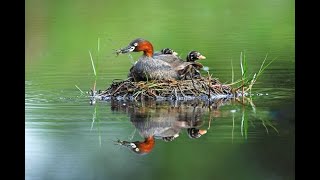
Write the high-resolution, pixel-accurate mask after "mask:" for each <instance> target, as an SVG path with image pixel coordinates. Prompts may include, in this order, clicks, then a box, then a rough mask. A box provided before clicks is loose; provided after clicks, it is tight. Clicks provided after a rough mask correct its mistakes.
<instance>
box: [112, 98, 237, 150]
mask: <svg viewBox="0 0 320 180" xmlns="http://www.w3.org/2000/svg"><path fill="white" fill-rule="evenodd" d="M234 102H235V100H233V99H217V100H215V101H211V102H203V101H189V102H179V101H176V102H168V101H161V102H159V101H143V102H121V101H112V102H111V109H112V110H113V111H123V112H126V113H128V114H129V117H130V118H129V119H130V122H131V123H132V124H133V125H134V127H135V128H136V129H137V131H138V132H139V134H140V136H141V137H142V138H143V140H141V141H134V142H132V141H130V140H129V141H126V140H117V141H115V142H116V144H119V145H122V146H124V147H127V148H128V149H130V150H131V151H133V152H135V153H137V154H147V153H149V152H151V151H152V149H153V148H154V146H155V143H156V139H157V140H162V141H165V142H171V141H174V140H175V139H176V138H178V137H179V134H180V133H181V132H182V131H186V132H187V134H188V137H189V138H191V139H197V138H200V137H201V136H203V135H205V134H206V133H207V130H208V129H209V128H210V123H211V119H212V117H219V116H221V112H220V111H219V107H220V106H223V105H226V104H230V103H234ZM207 113H209V123H208V126H207V127H205V126H204V124H205V123H204V119H205V117H204V116H205V115H206V114H207Z"/></svg>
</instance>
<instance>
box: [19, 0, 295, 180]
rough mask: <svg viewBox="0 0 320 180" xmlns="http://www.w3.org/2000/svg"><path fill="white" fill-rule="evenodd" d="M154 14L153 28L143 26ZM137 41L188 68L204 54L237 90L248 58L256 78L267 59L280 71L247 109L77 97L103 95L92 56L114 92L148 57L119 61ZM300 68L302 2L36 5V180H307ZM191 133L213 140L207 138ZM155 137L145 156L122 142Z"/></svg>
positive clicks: (30, 87)
mask: <svg viewBox="0 0 320 180" xmlns="http://www.w3.org/2000/svg"><path fill="white" fill-rule="evenodd" d="M142 4H143V5H142ZM168 4H170V5H168ZM143 6H145V8H144V12H145V13H146V14H149V15H150V17H149V16H144V17H143V20H141V19H137V18H135V17H137V16H134V15H135V14H137V12H140V11H141V8H142V7H143ZM151 17H156V18H154V19H152V18H151ZM142 22H143V23H142ZM142 26H143V28H142ZM137 37H143V38H146V39H148V40H150V41H151V42H152V43H153V45H154V47H155V49H156V50H159V49H161V48H164V47H171V48H173V49H174V50H176V51H177V52H178V53H179V54H180V55H181V57H183V58H184V57H185V56H186V54H187V53H188V52H189V51H191V50H198V51H200V52H201V53H202V54H204V55H205V56H206V57H207V59H206V60H204V61H203V62H202V63H203V65H204V66H207V67H209V69H210V74H212V75H213V76H214V77H218V78H219V80H220V81H221V82H226V83H227V82H231V80H232V73H231V72H232V65H231V61H232V64H233V69H234V79H235V80H237V79H239V78H240V74H241V71H240V65H239V57H240V52H245V53H246V57H247V60H248V73H249V74H253V73H255V72H257V71H258V70H259V68H260V65H261V63H262V61H263V59H264V58H265V56H266V55H267V62H270V61H271V60H272V59H274V58H276V60H275V61H274V62H273V63H272V64H271V65H270V66H269V67H268V68H267V69H266V70H265V72H264V74H263V75H262V76H261V77H259V79H258V82H257V83H256V84H255V85H254V86H253V90H252V98H251V101H246V104H245V105H243V104H241V103H240V102H239V101H236V100H217V101H215V102H212V103H208V102H189V103H186V102H185V103H182V102H137V103H132V102H117V101H112V102H111V101H110V102H101V101H98V102H97V103H96V104H95V105H93V106H91V105H89V98H88V97H86V96H85V95H83V94H81V92H80V91H79V90H78V89H77V88H76V86H75V85H77V86H78V87H79V88H80V89H81V90H82V91H88V90H89V89H91V88H92V85H93V82H94V75H93V71H92V67H91V62H90V56H89V53H88V51H89V50H90V51H91V52H92V55H93V59H94V61H95V63H96V70H97V73H98V76H97V88H98V89H102V90H103V89H105V88H107V87H108V86H109V85H110V84H111V82H112V80H113V79H124V78H125V77H126V75H127V72H128V69H129V68H130V66H131V62H132V61H134V60H136V59H137V58H138V57H139V56H140V54H139V53H136V54H132V55H131V56H132V57H131V56H127V55H122V56H118V57H116V56H115V55H114V54H113V53H112V52H113V49H117V48H120V47H123V46H126V45H127V44H128V43H129V42H130V41H131V40H133V39H134V38H137ZM98 39H99V45H98ZM98 47H99V49H98ZM132 59H133V60H132ZM294 62H295V55H294V1H289V0H288V1H266V2H258V1H253V0H245V1H241V3H240V1H223V2H216V1H199V2H198V3H185V2H184V1H181V2H179V1H177V2H171V1H159V2H158V1H156V2H153V1H142V2H141V3H133V2H131V1H130V2H127V3H123V4H122V5H119V2H118V1H108V2H100V1H97V2H92V1H81V2H77V3H75V2H74V3H71V2H62V1H61V2H60V1H36V0H31V1H28V2H26V79H25V116H26V120H25V178H26V179H28V180H36V179H39V180H40V179H41V180H42V179H59V180H60V179H68V180H69V179H86V180H87V179H141V180H142V179H245V180H247V179H250V180H251V179H253V180H257V179H259V180H260V179H263V180H264V179H268V180H269V179H270V180H271V179H272V180H283V179H285V180H287V179H288V180H291V179H295V149H294V146H295V114H294V113H295V106H294V104H295V68H294ZM202 73H203V75H206V72H202ZM191 130H193V131H197V130H206V131H207V132H206V133H205V134H203V135H202V136H200V137H196V138H195V137H191V136H190V133H189V132H190V131H191ZM149 136H154V137H155V143H154V146H152V148H151V151H150V152H147V153H144V154H143V155H141V154H137V153H135V152H133V151H131V150H130V149H128V148H127V147H124V146H120V145H117V143H115V141H117V140H122V141H128V142H134V141H139V142H143V141H144V140H145V138H147V137H149ZM164 137H165V138H164ZM168 137H169V138H168ZM168 139H169V140H171V141H169V140H168Z"/></svg>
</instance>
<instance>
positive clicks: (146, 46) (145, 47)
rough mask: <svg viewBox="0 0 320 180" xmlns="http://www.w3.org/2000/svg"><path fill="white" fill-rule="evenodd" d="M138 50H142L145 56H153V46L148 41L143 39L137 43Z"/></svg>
mask: <svg viewBox="0 0 320 180" xmlns="http://www.w3.org/2000/svg"><path fill="white" fill-rule="evenodd" d="M138 50H139V51H143V54H144V55H145V56H147V57H152V56H153V46H152V44H151V43H150V42H149V41H143V42H141V43H140V44H139V47H138Z"/></svg>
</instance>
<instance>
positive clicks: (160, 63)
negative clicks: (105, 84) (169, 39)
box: [116, 38, 196, 81]
mask: <svg viewBox="0 0 320 180" xmlns="http://www.w3.org/2000/svg"><path fill="white" fill-rule="evenodd" d="M139 51H143V55H142V56H141V57H140V58H139V60H138V61H137V62H136V63H135V64H134V65H133V67H132V68H131V69H130V73H129V77H132V78H133V79H134V81H146V80H154V79H157V80H161V79H171V80H177V79H181V75H182V74H181V73H184V72H185V70H186V69H188V68H189V66H192V65H193V64H196V63H195V62H185V61H183V60H181V59H180V58H179V57H177V56H175V55H172V54H160V55H157V56H153V46H152V44H151V43H150V42H149V41H147V40H144V39H142V38H138V39H135V40H133V41H132V42H131V43H130V44H129V45H128V46H127V47H125V48H122V49H120V50H117V52H116V53H117V54H124V53H129V52H139Z"/></svg>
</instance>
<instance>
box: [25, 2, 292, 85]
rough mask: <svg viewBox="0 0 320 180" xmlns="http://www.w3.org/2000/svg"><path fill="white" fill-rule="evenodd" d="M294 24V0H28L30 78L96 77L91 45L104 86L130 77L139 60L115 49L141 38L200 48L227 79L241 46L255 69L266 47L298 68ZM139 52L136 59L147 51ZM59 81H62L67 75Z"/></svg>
mask: <svg viewBox="0 0 320 180" xmlns="http://www.w3.org/2000/svg"><path fill="white" fill-rule="evenodd" d="M294 23H295V22H294V1H293V0H269V1H255V0H243V1H237V0H225V1H216V0H199V1H194V2H191V1H189V2H186V1H170V0H162V1H150V0H148V1H147V0H143V1H116V0H114V1H112V0H107V1H102V0H101V1H97V0H93V1H89V0H78V1H64V0H63V1H62V0H55V1H53V0H52V1H42V0H28V1H26V31H25V33H26V41H25V43H26V45H25V48H26V79H33V80H36V79H37V78H40V77H39V76H40V75H43V76H45V75H49V76H50V75H52V74H51V73H53V74H55V75H56V77H58V76H59V75H60V76H63V77H65V76H66V78H69V77H70V76H71V75H72V80H73V82H74V84H80V83H82V84H83V85H84V86H87V85H89V84H92V82H91V81H90V78H91V79H92V77H93V71H92V67H91V63H90V57H89V53H88V51H89V50H90V51H91V52H92V54H93V58H94V61H95V63H96V65H97V71H98V75H100V77H99V78H98V79H99V80H100V81H98V86H99V85H101V86H103V85H105V84H106V83H108V82H109V80H111V79H113V78H120V79H122V78H125V77H126V75H127V72H128V69H129V68H130V66H131V60H130V58H129V57H128V56H126V55H122V56H119V57H116V56H115V54H114V53H113V52H114V49H118V48H120V47H124V46H126V45H127V44H128V43H129V42H130V41H131V40H133V39H135V38H137V37H142V38H145V39H147V40H149V41H151V42H152V43H153V45H154V48H155V50H160V49H162V48H164V47H170V48H172V49H174V50H176V51H177V52H178V53H179V55H181V57H182V58H185V56H186V54H187V53H188V52H189V51H191V50H198V51H200V52H201V53H202V54H204V55H205V56H206V57H207V60H206V61H203V62H202V63H203V64H204V65H205V66H208V67H209V68H210V73H212V74H213V75H214V76H217V77H219V78H221V79H222V81H228V80H230V77H231V75H230V74H231V60H232V61H233V64H234V69H235V70H239V68H240V66H239V57H240V52H241V51H244V52H245V53H246V56H247V59H248V63H249V69H250V71H252V72H256V71H257V68H259V67H260V64H261V62H262V60H263V59H264V57H265V56H266V54H268V59H267V60H271V59H273V58H277V60H276V61H275V62H274V63H273V64H272V66H271V67H270V68H271V69H274V68H277V69H291V70H292V69H294V61H295V54H294V50H295V49H294V48H295V47H294V40H295V39H294ZM98 38H99V39H100V45H99V46H100V51H99V52H98V50H97V46H98V45H97V44H98ZM132 55H133V57H134V60H136V59H137V58H138V57H139V56H140V54H139V53H134V54H132ZM235 75H236V78H238V77H239V75H240V73H235ZM290 75H291V78H293V74H290ZM50 77H51V76H50ZM264 79H265V80H266V81H267V80H268V77H264ZM52 80H53V82H52V83H53V84H52V85H56V84H54V82H55V81H56V80H59V81H60V80H61V78H60V79H59V78H54V79H52ZM87 83H89V84H87ZM279 84H282V83H279ZM49 86H50V85H49ZM103 87H104V86H103Z"/></svg>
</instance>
